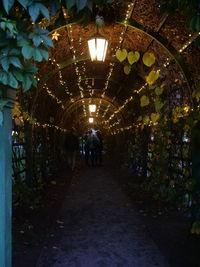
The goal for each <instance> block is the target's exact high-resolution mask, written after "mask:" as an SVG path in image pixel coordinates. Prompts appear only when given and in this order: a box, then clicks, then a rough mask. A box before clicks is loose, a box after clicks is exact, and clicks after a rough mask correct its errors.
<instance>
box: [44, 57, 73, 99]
mask: <svg viewBox="0 0 200 267" xmlns="http://www.w3.org/2000/svg"><path fill="white" fill-rule="evenodd" d="M49 61H50V63H51V64H52V65H53V66H55V67H56V68H57V69H58V75H59V83H60V85H61V86H64V87H65V93H66V94H67V95H68V96H69V97H70V100H71V101H72V102H73V98H72V97H73V94H72V93H71V92H70V91H69V88H68V86H67V84H66V82H65V81H64V80H63V77H62V72H61V69H60V65H59V64H58V63H56V60H55V59H53V58H52V57H50V58H49Z"/></svg>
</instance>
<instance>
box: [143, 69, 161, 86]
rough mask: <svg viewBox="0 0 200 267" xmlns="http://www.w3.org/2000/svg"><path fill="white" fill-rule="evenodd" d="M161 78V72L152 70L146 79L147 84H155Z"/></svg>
mask: <svg viewBox="0 0 200 267" xmlns="http://www.w3.org/2000/svg"><path fill="white" fill-rule="evenodd" d="M158 78H159V71H155V70H152V71H151V72H150V73H149V74H148V76H147V77H146V82H147V83H148V84H150V85H151V84H153V83H154V82H155V81H156V80H157V79H158Z"/></svg>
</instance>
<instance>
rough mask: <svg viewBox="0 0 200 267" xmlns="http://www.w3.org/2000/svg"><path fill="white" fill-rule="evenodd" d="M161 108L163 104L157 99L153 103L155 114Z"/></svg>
mask: <svg viewBox="0 0 200 267" xmlns="http://www.w3.org/2000/svg"><path fill="white" fill-rule="evenodd" d="M163 106H164V103H163V102H161V100H160V98H157V99H156V101H155V109H156V112H159V111H160V110H161V108H162V107H163Z"/></svg>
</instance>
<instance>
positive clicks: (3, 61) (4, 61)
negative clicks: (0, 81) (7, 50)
mask: <svg viewBox="0 0 200 267" xmlns="http://www.w3.org/2000/svg"><path fill="white" fill-rule="evenodd" d="M9 65H10V62H9V58H8V57H3V58H2V59H1V66H2V68H3V69H4V70H5V71H8V69H9Z"/></svg>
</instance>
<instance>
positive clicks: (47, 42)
mask: <svg viewBox="0 0 200 267" xmlns="http://www.w3.org/2000/svg"><path fill="white" fill-rule="evenodd" d="M42 39H43V41H44V42H43V44H45V45H47V46H50V47H54V44H53V41H52V39H51V38H50V37H49V36H46V35H42Z"/></svg>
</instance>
